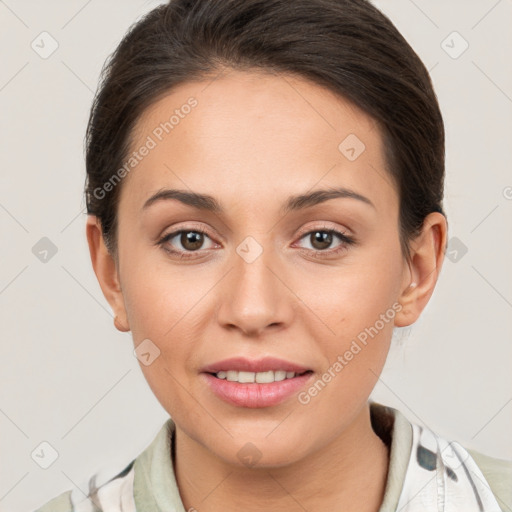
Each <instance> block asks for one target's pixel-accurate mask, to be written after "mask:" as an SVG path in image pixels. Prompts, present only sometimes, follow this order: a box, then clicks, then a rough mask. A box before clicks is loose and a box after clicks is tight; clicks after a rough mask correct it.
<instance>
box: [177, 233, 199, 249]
mask: <svg viewBox="0 0 512 512" xmlns="http://www.w3.org/2000/svg"><path fill="white" fill-rule="evenodd" d="M203 242H204V234H203V233H199V232H197V231H182V232H181V236H180V243H181V245H182V247H183V248H184V249H186V250H187V251H196V250H197V249H200V248H201V246H202V245H203Z"/></svg>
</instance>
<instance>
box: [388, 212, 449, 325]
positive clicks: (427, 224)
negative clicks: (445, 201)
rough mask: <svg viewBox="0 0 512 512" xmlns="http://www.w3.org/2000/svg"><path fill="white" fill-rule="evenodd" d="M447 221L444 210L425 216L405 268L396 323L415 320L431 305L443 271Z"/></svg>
mask: <svg viewBox="0 0 512 512" xmlns="http://www.w3.org/2000/svg"><path fill="white" fill-rule="evenodd" d="M446 233H447V222H446V218H445V216H444V215H443V214H441V213H439V212H433V213H430V214H429V215H427V217H425V220H424V222H423V227H422V231H421V233H420V234H419V235H418V236H417V237H416V238H415V239H414V240H413V241H412V242H411V257H410V260H409V261H408V262H406V268H404V278H403V281H402V291H401V293H400V296H399V298H398V301H399V302H400V304H401V305H402V309H401V310H400V311H399V312H398V313H397V314H396V315H395V326H396V327H406V326H408V325H411V324H413V323H414V322H415V321H416V320H417V319H418V318H419V316H420V314H421V312H422V311H423V309H424V308H425V306H426V305H427V303H428V301H429V300H430V297H431V296H432V293H433V292H434V288H435V286H436V283H437V279H438V277H439V273H440V272H441V268H442V265H443V261H444V254H445V251H446V236H447V235H446Z"/></svg>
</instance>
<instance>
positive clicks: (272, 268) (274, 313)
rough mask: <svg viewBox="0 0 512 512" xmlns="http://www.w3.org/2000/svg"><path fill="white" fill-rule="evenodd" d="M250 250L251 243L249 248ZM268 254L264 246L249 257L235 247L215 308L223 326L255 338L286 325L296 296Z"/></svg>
mask: <svg viewBox="0 0 512 512" xmlns="http://www.w3.org/2000/svg"><path fill="white" fill-rule="evenodd" d="M241 245H242V244H241ZM254 250H255V247H254V242H253V245H251V246H250V251H254ZM250 251H249V254H250ZM272 253H273V251H272V250H271V249H268V248H266V249H265V250H263V252H261V254H259V256H257V257H256V259H254V260H251V257H249V258H247V257H246V254H247V253H244V252H243V248H242V250H240V247H239V251H238V252H235V253H234V254H233V258H232V265H233V266H232V269H231V271H230V272H229V273H228V275H227V276H226V277H225V279H224V280H223V281H224V284H223V289H222V293H221V297H220V305H219V308H218V310H217V319H218V322H219V323H220V324H221V326H222V327H223V328H225V329H230V330H235V329H238V330H239V331H241V332H242V333H244V334H245V335H246V336H251V337H258V336H261V335H263V334H264V333H265V332H266V331H269V330H278V329H283V328H285V327H286V326H288V325H290V323H291V321H292V317H293V312H294V308H293V301H294V300H296V299H295V295H294V294H293V292H292V291H291V290H290V288H289V287H288V286H287V284H286V281H287V279H286V276H285V275H284V274H285V272H284V271H283V265H282V264H281V261H280V260H279V258H276V257H274V255H273V254H272Z"/></svg>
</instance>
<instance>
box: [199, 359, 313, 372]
mask: <svg viewBox="0 0 512 512" xmlns="http://www.w3.org/2000/svg"><path fill="white" fill-rule="evenodd" d="M228 370H235V371H242V372H254V373H258V372H268V371H270V370H274V371H277V370H284V371H286V372H295V373H304V372H305V371H308V370H309V368H306V367H305V366H302V365H300V364H297V363H292V362H291V361H285V360H284V359H279V358H277V357H264V358H262V359H247V358H246V357H231V358H229V359H223V360H222V361H217V362H215V363H212V364H209V365H206V366H204V367H203V368H201V372H205V373H217V372H220V371H228Z"/></svg>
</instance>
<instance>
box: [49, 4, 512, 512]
mask: <svg viewBox="0 0 512 512" xmlns="http://www.w3.org/2000/svg"><path fill="white" fill-rule="evenodd" d="M86 165H87V178H88V179H87V184H86V195H87V207H88V213H89V217H88V221H87V239H88V243H89V248H90V255H91V259H92V263H93V267H94V270H95V273H96V276H97V278H98V281H99V284H100V286H101V288H102V290H103V293H104V295H105V297H106V299H107V300H108V301H109V303H110V305H111V307H112V309H113V311H114V313H115V315H116V319H115V326H116V328H117V329H119V330H120V331H123V332H128V331H131V333H132V336H133V339H134V344H135V353H136V355H137V357H138V359H139V361H140V363H141V368H142V371H143V373H144V375H145V377H146V379H147V381H148V383H149V385H150V387H151V389H152V391H153V392H154V394H155V396H156V397H157V398H158V400H159V401H160V403H161V404H162V406H163V407H164V409H165V410H166V411H167V412H168V413H169V415H170V417H171V418H172V419H171V418H170V419H169V420H168V421H167V422H166V424H165V425H163V427H162V429H161V431H160V432H159V434H158V436H157V437H156V438H155V440H154V441H153V443H152V444H151V445H150V446H149V447H148V448H147V449H146V450H145V451H144V452H143V453H141V454H140V455H139V456H138V457H137V458H136V459H134V461H132V463H131V464H129V465H128V466H127V467H126V468H124V469H123V468H119V472H118V474H114V475H109V476H108V477H106V478H98V477H97V476H93V477H92V478H91V480H90V489H89V495H88V496H87V497H85V498H84V496H83V495H82V496H78V495H75V494H74V493H71V492H66V493H64V494H62V495H61V496H59V497H57V498H55V499H54V500H52V501H51V502H49V503H47V504H46V505H45V506H43V507H42V508H40V509H39V510H40V511H50V510H51V511H53V512H59V511H69V510H76V511H81V512H82V511H93V510H104V511H108V512H111V511H112V512H113V511H121V510H122V511H135V510H144V511H153V510H161V511H171V510H175V511H184V510H188V511H190V510H199V511H203V510H204V511H212V512H214V511H220V510H223V511H225V510H239V509H244V510H266V511H273V510H283V509H284V510H290V511H291V510H311V511H312V510H344V511H352V510H353V511H356V510H357V511H359V512H366V511H368V512H370V511H394V510H403V511H416V510H418V511H419V510H421V511H430V510H436V511H437V510H464V511H465V512H470V511H472V510H475V511H476V510H479V511H482V510H485V511H491V510H492V511H498V510H501V508H500V507H503V509H504V510H506V508H505V507H506V506H508V507H512V498H511V496H510V492H509V491H508V490H509V488H510V487H509V486H510V484H509V481H510V478H511V477H512V462H509V461H504V460H500V459H494V458H491V457H488V456H485V455H483V454H480V453H478V452H475V451H472V450H466V449H465V448H464V447H462V446H461V445H460V444H459V443H457V442H449V441H447V440H445V439H443V438H442V437H440V436H438V435H436V434H435V433H434V432H433V431H431V430H430V429H428V428H426V427H421V426H419V425H416V424H412V423H410V422H409V421H408V420H407V419H406V418H405V416H403V415H402V414H401V413H400V411H398V410H396V409H392V408H390V407H386V406H384V405H382V404H379V403H376V402H371V401H369V396H370V393H371V391H372V389H373V387H374V386H375V384H376V381H377V379H378V376H379V375H380V372H381V371H382V368H383V366H384V363H385V361H386V356H387V353H388V350H389V347H390V341H391V337H392V333H393V328H394V327H404V326H408V325H411V324H413V323H414V322H415V321H416V320H417V319H418V317H419V316H420V314H421V312H422V311H423V309H424V308H425V306H426V304H427V303H428V301H429V299H430V297H431V295H432V293H433V291H434V288H435V285H436V282H437V279H438V277H439V273H440V271H441V266H442V263H443V258H444V250H445V247H446V240H447V221H446V217H445V214H444V211H443V206H442V198H443V179H444V128H443V121H442V117H441V113H440V111H439V106H438V103H437V100H436V96H435V93H434V91H433V89H432V84H431V81H430V78H429V75H428V73H427V71H426V69H425V67H424V66H423V64H422V63H421V61H420V60H419V58H418V56H417V55H416V54H415V53H414V51H413V50H412V49H411V47H410V46H409V45H408V43H407V42H406V41H405V40H404V39H403V37H402V36H401V35H400V34H399V33H398V31H397V30H396V28H395V27H394V26H393V25H392V23H391V22H390V21H389V20H388V19H387V18H386V17H385V16H383V15H382V14H381V13H380V12H379V11H378V10H377V9H376V8H375V7H373V6H372V5H371V4H370V3H369V2H367V1H366V0H350V1H348V0H294V2H288V1H285V0H172V1H171V2H170V3H169V4H168V5H165V6H160V7H158V8H156V9H154V10H153V11H151V12H150V13H149V14H148V15H146V16H145V17H144V18H143V19H142V20H140V21H139V22H138V23H137V24H135V25H134V26H133V27H132V28H131V29H130V31H129V33H128V34H127V35H126V36H125V38H124V39H123V41H122V42H121V43H120V45H119V47H118V48H117V50H116V52H115V53H114V54H113V56H112V58H111V59H110V61H109V62H108V65H107V67H106V68H105V70H104V79H103V81H102V83H101V88H100V90H99V92H98V94H97V96H96V98H95V101H94V105H93V108H92V111H91V117H90V120H89V125H88V130H87V155H86Z"/></svg>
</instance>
